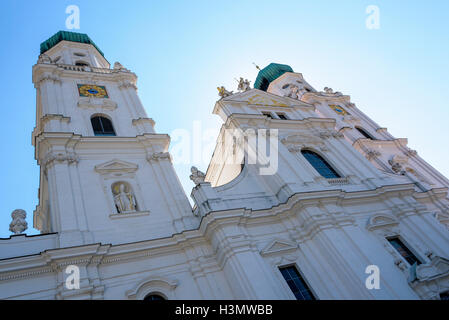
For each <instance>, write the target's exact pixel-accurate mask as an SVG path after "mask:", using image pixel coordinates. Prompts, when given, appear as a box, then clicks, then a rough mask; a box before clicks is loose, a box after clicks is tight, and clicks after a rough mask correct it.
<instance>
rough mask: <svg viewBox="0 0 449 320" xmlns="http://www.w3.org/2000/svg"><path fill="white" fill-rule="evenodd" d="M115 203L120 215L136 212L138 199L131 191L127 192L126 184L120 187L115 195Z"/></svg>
mask: <svg viewBox="0 0 449 320" xmlns="http://www.w3.org/2000/svg"><path fill="white" fill-rule="evenodd" d="M114 202H115V206H116V207H117V211H118V212H119V213H125V212H132V211H136V207H137V204H136V199H135V197H134V195H133V194H132V193H131V190H128V191H126V186H125V184H124V183H121V184H120V185H119V187H118V191H117V193H116V194H115V195H114Z"/></svg>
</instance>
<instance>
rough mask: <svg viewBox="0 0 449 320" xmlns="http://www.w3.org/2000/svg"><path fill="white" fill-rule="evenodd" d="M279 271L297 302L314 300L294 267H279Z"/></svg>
mask: <svg viewBox="0 0 449 320" xmlns="http://www.w3.org/2000/svg"><path fill="white" fill-rule="evenodd" d="M279 271H281V273H282V276H283V277H284V279H285V281H287V284H288V286H289V287H290V289H291V290H292V292H293V294H294V295H295V297H296V299H297V300H315V297H314V296H313V293H312V291H310V289H309V287H308V286H307V284H306V282H305V281H304V279H303V278H302V277H301V275H300V274H299V272H298V270H297V269H296V267H295V266H288V267H280V268H279Z"/></svg>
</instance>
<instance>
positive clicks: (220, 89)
mask: <svg viewBox="0 0 449 320" xmlns="http://www.w3.org/2000/svg"><path fill="white" fill-rule="evenodd" d="M217 90H218V95H219V96H220V97H221V98H222V99H223V98H226V97H229V96H231V95H233V94H234V92H233V91H228V90H226V88H225V87H223V86H221V87H217Z"/></svg>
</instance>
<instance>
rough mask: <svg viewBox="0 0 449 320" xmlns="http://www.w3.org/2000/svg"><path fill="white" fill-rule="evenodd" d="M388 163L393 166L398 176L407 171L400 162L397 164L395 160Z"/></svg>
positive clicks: (392, 168)
mask: <svg viewBox="0 0 449 320" xmlns="http://www.w3.org/2000/svg"><path fill="white" fill-rule="evenodd" d="M388 163H389V164H390V165H391V170H393V172H394V173H397V174H402V175H403V174H404V173H405V171H404V170H403V168H402V165H401V164H400V163H399V162H395V161H393V160H388Z"/></svg>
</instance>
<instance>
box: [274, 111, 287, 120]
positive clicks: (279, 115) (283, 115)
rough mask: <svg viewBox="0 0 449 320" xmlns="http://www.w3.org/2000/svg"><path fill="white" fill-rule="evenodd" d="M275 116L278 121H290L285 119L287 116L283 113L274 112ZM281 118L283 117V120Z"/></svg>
mask: <svg viewBox="0 0 449 320" xmlns="http://www.w3.org/2000/svg"><path fill="white" fill-rule="evenodd" d="M276 116H277V117H278V118H279V119H280V120H290V119H289V118H288V117H287V115H286V114H285V113H283V112H276ZM281 116H282V117H284V118H281Z"/></svg>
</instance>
